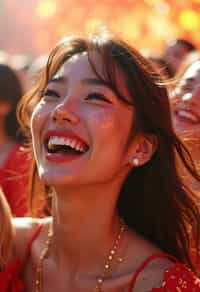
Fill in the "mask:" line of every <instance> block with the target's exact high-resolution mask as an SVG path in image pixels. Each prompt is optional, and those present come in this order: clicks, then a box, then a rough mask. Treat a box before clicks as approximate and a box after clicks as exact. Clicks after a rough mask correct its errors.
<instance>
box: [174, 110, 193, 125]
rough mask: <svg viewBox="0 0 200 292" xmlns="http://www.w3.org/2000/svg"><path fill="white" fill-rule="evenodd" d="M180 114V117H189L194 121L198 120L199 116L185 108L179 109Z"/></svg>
mask: <svg viewBox="0 0 200 292" xmlns="http://www.w3.org/2000/svg"><path fill="white" fill-rule="evenodd" d="M178 115H179V116H180V117H184V118H187V119H189V120H192V121H194V122H198V118H197V117H196V116H195V115H193V114H191V113H189V112H186V111H184V110H179V111H178Z"/></svg>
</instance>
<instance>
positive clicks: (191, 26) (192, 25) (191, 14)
mask: <svg viewBox="0 0 200 292" xmlns="http://www.w3.org/2000/svg"><path fill="white" fill-rule="evenodd" d="M179 22H180V25H181V27H182V28H183V29H185V30H188V31H195V30H200V14H199V12H196V11H194V10H192V9H187V10H184V11H182V12H181V13H180V16H179Z"/></svg>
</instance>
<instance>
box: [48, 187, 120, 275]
mask: <svg viewBox="0 0 200 292" xmlns="http://www.w3.org/2000/svg"><path fill="white" fill-rule="evenodd" d="M116 189H119V188H118V187H116V186H115V185H113V184H112V185H111V184H109V185H99V186H98V187H97V186H95V187H94V188H92V187H83V186H81V187H80V188H76V189H68V191H67V192H65V193H63V192H60V191H59V190H56V194H55V195H54V198H53V233H54V236H55V237H56V241H55V242H54V243H53V254H54V257H56V260H57V261H58V262H59V263H60V264H61V263H63V265H66V263H68V264H70V269H71V268H72V266H74V268H75V269H76V270H77V269H79V270H81V269H82V268H83V267H87V268H88V269H89V270H92V269H93V270H95V268H96V266H98V268H99V266H103V264H104V261H105V258H106V255H107V253H108V252H109V249H110V248H111V247H112V245H113V243H114V240H115V237H116V235H117V233H118V232H119V230H120V219H119V217H118V213H117V208H116V202H117V197H118V192H117V191H116ZM89 267H90V268H89Z"/></svg>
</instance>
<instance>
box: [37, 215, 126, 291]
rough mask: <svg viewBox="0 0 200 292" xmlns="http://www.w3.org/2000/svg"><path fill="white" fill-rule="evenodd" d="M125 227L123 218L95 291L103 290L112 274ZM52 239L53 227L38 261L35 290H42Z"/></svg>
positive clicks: (120, 260)
mask: <svg viewBox="0 0 200 292" xmlns="http://www.w3.org/2000/svg"><path fill="white" fill-rule="evenodd" d="M50 226H51V225H50ZM125 229H126V226H125V223H124V221H123V220H121V221H120V229H119V232H118V234H117V236H116V239H115V241H114V244H113V246H112V248H111V250H110V251H109V253H108V255H107V257H106V261H105V264H104V269H103V272H102V274H101V276H100V277H98V278H97V283H96V285H95V287H94V288H93V290H92V291H93V292H101V288H102V285H103V282H104V280H105V279H106V278H107V277H108V276H110V273H111V267H112V263H113V260H114V258H115V257H116V254H117V250H118V246H119V243H120V240H121V237H122V235H123V233H124V231H125ZM52 239H53V231H52V228H51V227H50V228H49V231H48V237H47V240H46V242H45V246H44V248H43V250H42V252H41V254H40V257H39V262H38V265H37V267H36V279H35V292H42V287H43V277H42V276H43V262H44V259H45V258H47V257H48V253H49V248H50V245H51V243H52ZM122 261H123V260H122V258H119V262H122Z"/></svg>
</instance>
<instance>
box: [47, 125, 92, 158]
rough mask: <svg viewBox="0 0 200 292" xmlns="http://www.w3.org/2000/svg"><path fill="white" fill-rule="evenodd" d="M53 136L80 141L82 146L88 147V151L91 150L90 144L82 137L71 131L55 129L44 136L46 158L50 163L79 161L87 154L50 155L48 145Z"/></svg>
mask: <svg viewBox="0 0 200 292" xmlns="http://www.w3.org/2000/svg"><path fill="white" fill-rule="evenodd" d="M51 136H57V137H65V138H69V139H76V140H77V141H79V142H80V143H81V144H82V145H84V146H85V147H87V151H88V149H89V146H88V143H87V142H86V141H85V140H84V139H83V138H81V137H79V136H78V135H76V134H75V133H74V132H72V131H69V130H58V129H54V130H49V131H47V132H46V133H45V135H44V145H45V150H46V151H45V153H46V155H45V157H46V159H47V160H48V161H51V162H55V163H64V162H70V161H72V160H75V159H79V158H80V157H82V156H83V155H84V154H85V153H86V152H87V151H86V152H85V153H83V154H80V155H77V154H63V153H49V152H48V151H47V147H46V145H47V144H48V141H49V138H50V137H51Z"/></svg>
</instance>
